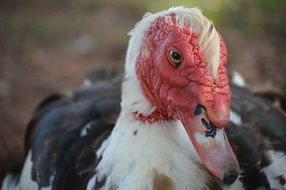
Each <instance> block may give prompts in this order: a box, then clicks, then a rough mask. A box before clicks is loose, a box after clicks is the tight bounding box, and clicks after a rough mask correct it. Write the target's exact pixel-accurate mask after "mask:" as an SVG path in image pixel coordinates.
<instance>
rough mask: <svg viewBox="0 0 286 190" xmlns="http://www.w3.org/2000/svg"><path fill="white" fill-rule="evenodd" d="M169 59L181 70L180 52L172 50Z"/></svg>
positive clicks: (169, 52)
mask: <svg viewBox="0 0 286 190" xmlns="http://www.w3.org/2000/svg"><path fill="white" fill-rule="evenodd" d="M168 58H169V61H170V62H171V64H172V65H174V66H175V67H176V68H179V67H180V66H181V64H182V58H181V55H180V53H179V51H178V50H176V49H170V50H169V51H168Z"/></svg>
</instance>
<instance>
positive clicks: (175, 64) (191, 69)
mask: <svg viewBox="0 0 286 190" xmlns="http://www.w3.org/2000/svg"><path fill="white" fill-rule="evenodd" d="M170 18H171V20H172V22H170V21H169V22H168V19H166V18H165V17H159V18H157V19H156V20H155V21H154V22H153V23H152V25H151V27H150V29H149V30H148V31H147V33H146V35H145V38H144V45H143V47H142V49H141V52H140V54H139V56H138V58H137V64H136V74H137V76H138V79H139V81H140V84H141V87H142V89H143V91H144V95H145V97H146V98H147V99H148V100H149V101H150V102H151V103H152V104H153V105H154V106H156V108H157V110H158V111H159V112H162V113H165V114H167V115H168V116H172V117H173V118H176V119H179V120H180V121H181V122H182V124H183V126H184V127H185V130H186V132H187V133H188V136H189V138H190V140H191V141H192V143H193V145H194V147H195V149H196V151H197V153H198V155H199V156H200V158H201V160H202V162H203V163H204V165H205V166H206V167H207V168H208V170H209V171H210V172H212V173H213V174H214V175H215V176H217V177H219V178H220V179H221V180H222V181H223V182H224V183H226V184H231V183H233V182H234V181H235V179H236V177H237V175H238V172H239V165H238V162H237V159H236V157H235V155H234V153H233V151H232V149H231V147H230V145H229V142H228V139H227V137H226V135H225V132H224V128H225V127H226V126H227V124H228V122H229V114H230V97H231V92H230V89H229V85H228V79H227V74H226V69H225V64H226V56H227V55H226V47H225V44H224V42H223V40H222V38H220V48H218V49H219V50H220V63H219V66H218V70H217V75H216V76H213V75H212V74H211V72H210V71H209V69H208V68H207V63H206V58H205V56H206V55H205V54H204V52H202V51H201V47H200V45H199V42H198V34H196V33H195V32H192V28H191V27H190V26H187V25H184V26H179V25H178V23H177V20H176V17H175V16H171V17H170ZM169 20H170V19H169Z"/></svg>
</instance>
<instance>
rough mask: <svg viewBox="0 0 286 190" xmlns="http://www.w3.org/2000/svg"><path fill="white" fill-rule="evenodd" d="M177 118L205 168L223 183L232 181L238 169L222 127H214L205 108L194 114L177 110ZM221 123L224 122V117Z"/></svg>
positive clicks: (228, 183)
mask: <svg viewBox="0 0 286 190" xmlns="http://www.w3.org/2000/svg"><path fill="white" fill-rule="evenodd" d="M196 109H197V108H196ZM198 109H201V108H200V107H199V108H198ZM178 118H179V120H180V121H181V122H182V124H183V126H184V128H185V130H186V132H187V134H188V136H189V138H190V140H191V141H192V144H193V145H194V147H195V149H196V151H197V153H198V155H199V157H200V158H201V160H202V162H203V164H204V165H205V166H206V168H207V169H208V170H209V171H210V172H211V173H212V174H213V175H215V176H217V177H218V178H219V179H220V180H221V181H222V182H223V183H224V184H227V185H230V184H232V183H234V182H235V180H236V178H237V176H238V174H239V170H240V169H239V164H238V161H237V159H236V157H235V155H234V153H233V151H232V148H231V146H230V144H229V141H228V139H227V136H226V134H225V131H224V127H222V126H220V127H219V128H218V127H216V126H215V125H214V124H213V123H212V122H211V121H210V120H209V118H208V116H207V114H206V112H205V110H204V111H201V110H200V111H198V113H195V114H194V113H185V112H178ZM222 118H223V117H222ZM218 120H219V119H217V120H216V121H218ZM222 123H226V122H225V118H224V121H223V122H222Z"/></svg>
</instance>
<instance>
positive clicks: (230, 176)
mask: <svg viewBox="0 0 286 190" xmlns="http://www.w3.org/2000/svg"><path fill="white" fill-rule="evenodd" d="M237 176H238V173H237V172H236V171H229V172H228V173H225V174H224V176H223V183H224V184H226V185H231V184H233V183H234V182H235V180H236V178H237Z"/></svg>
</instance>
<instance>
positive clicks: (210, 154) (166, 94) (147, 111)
mask: <svg viewBox="0 0 286 190" xmlns="http://www.w3.org/2000/svg"><path fill="white" fill-rule="evenodd" d="M130 35H131V38H130V41H129V46H128V50H127V55H126V64H125V73H124V76H123V77H117V78H116V79H114V80H113V81H109V82H96V83H95V84H93V85H91V84H90V82H89V83H88V84H89V85H88V87H81V88H79V89H76V90H73V91H71V92H69V93H67V94H56V95H53V96H50V97H49V98H47V99H46V100H45V101H44V102H43V103H42V104H41V105H40V106H39V107H38V108H37V109H36V111H35V113H34V115H33V117H32V119H31V121H30V123H29V126H28V129H27V134H26V141H25V145H26V153H27V158H26V162H25V164H24V166H23V169H22V173H21V175H20V177H19V180H18V181H13V179H12V178H11V177H9V176H8V177H6V179H5V181H4V183H3V185H2V189H9V188H10V189H22V190H33V189H35V190H37V189H44V190H47V189H53V190H59V189H60V190H62V189H69V190H70V189H77V190H78V189H84V190H85V189H88V190H95V189H102V190H117V189H120V190H131V189H132V190H135V189H136V190H140V189H142V190H148V189H150V190H163V189H164V190H175V189H176V190H185V189H192V190H195V189H199V190H200V189H214V190H219V189H283V188H284V189H285V186H286V180H285V177H286V166H285V165H286V157H285V154H284V153H285V152H286V127H285V124H286V116H285V112H283V111H282V110H281V109H279V108H277V107H275V106H273V104H272V103H271V102H270V101H269V100H267V99H264V98H262V97H256V96H254V95H253V94H252V93H250V92H249V91H248V90H246V89H244V88H241V87H238V86H235V85H233V86H232V87H231V89H232V96H231V90H230V86H229V83H228V77H227V73H226V68H225V65H226V63H227V49H226V46H225V43H224V41H223V38H222V37H221V36H220V34H219V33H218V32H217V31H216V29H215V28H214V25H213V23H212V22H211V21H210V20H208V19H207V18H206V17H205V16H203V14H202V13H201V11H200V10H198V9H197V8H192V9H188V8H183V7H176V8H170V9H168V10H165V11H162V12H159V13H155V14H150V13H148V14H146V15H145V16H144V17H143V19H142V20H141V21H140V22H138V23H137V25H136V26H135V28H134V29H133V30H132V31H131V32H130ZM121 84H122V87H121ZM231 102H232V103H231ZM230 103H231V105H230ZM229 142H230V143H229ZM237 178H238V179H237Z"/></svg>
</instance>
